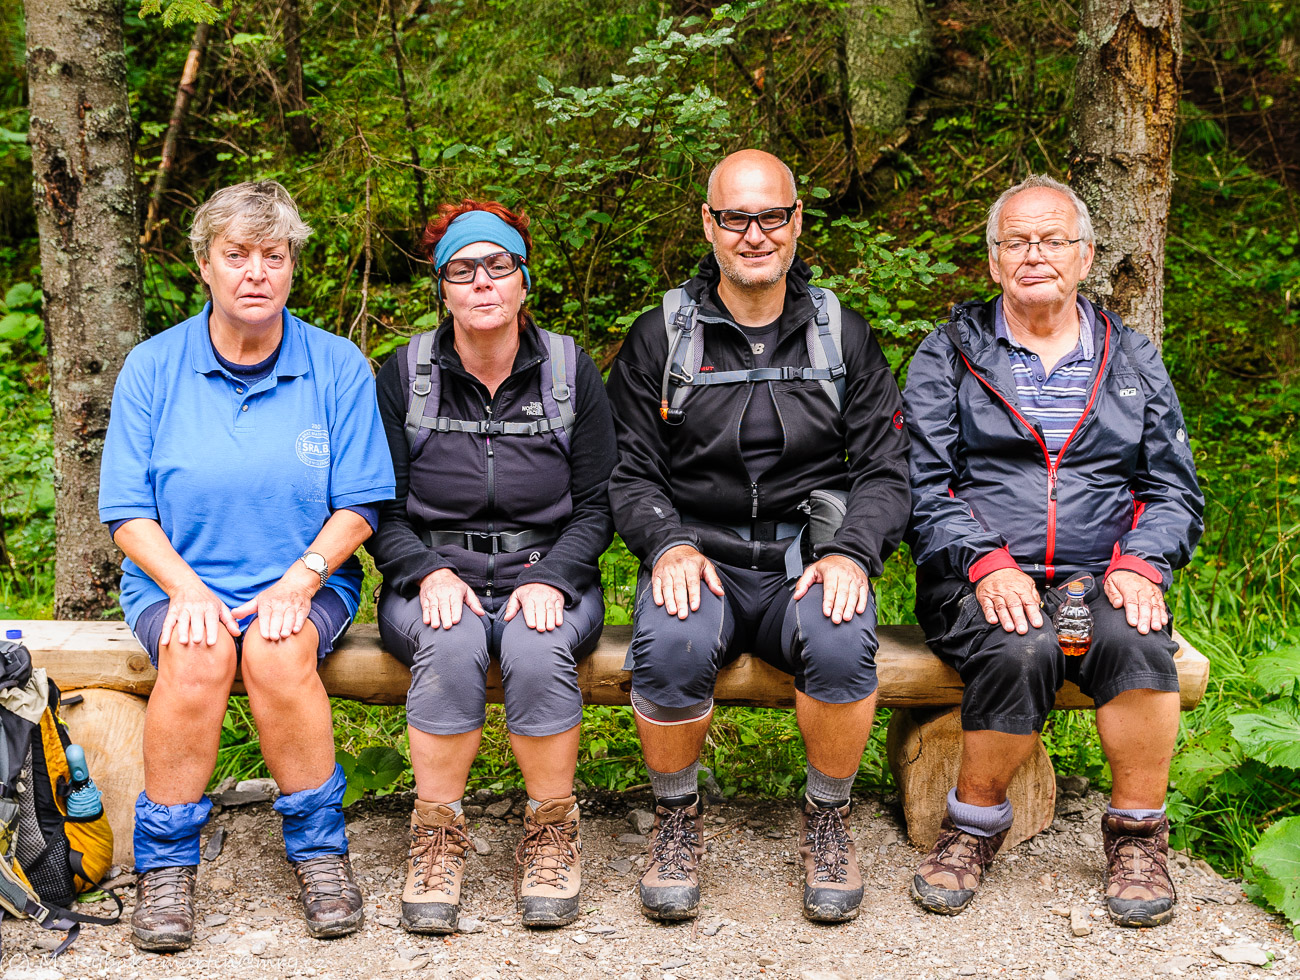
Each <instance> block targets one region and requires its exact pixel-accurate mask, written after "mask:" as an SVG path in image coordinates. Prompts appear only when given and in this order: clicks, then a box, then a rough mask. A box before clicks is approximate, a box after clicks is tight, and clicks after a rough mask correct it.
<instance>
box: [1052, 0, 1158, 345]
mask: <svg viewBox="0 0 1300 980" xmlns="http://www.w3.org/2000/svg"><path fill="white" fill-rule="evenodd" d="M1079 20H1080V27H1079V60H1078V64H1077V66H1076V68H1075V92H1074V113H1073V119H1072V121H1073V131H1074V135H1073V143H1074V152H1073V159H1072V183H1073V184H1074V187H1075V189H1076V190H1077V191H1078V193H1079V196H1080V197H1082V198H1083V199H1084V201H1086V202H1087V204H1088V208H1089V210H1091V212H1092V221H1093V227H1094V230H1095V231H1096V233H1097V257H1096V260H1095V261H1094V263H1093V268H1092V272H1091V274H1090V275H1089V288H1090V291H1091V292H1092V293H1093V294H1094V295H1095V296H1096V298H1097V299H1098V300H1100V301H1101V302H1102V303H1103V304H1104V305H1105V306H1107V307H1109V308H1110V309H1113V310H1115V311H1116V312H1117V313H1119V314H1120V316H1121V317H1123V319H1124V322H1125V323H1127V324H1128V325H1129V326H1131V327H1134V328H1135V329H1137V330H1140V331H1141V332H1142V333H1144V334H1146V335H1147V336H1148V337H1150V338H1151V339H1152V340H1153V341H1154V342H1155V343H1156V344H1157V346H1158V345H1159V344H1160V343H1161V341H1162V340H1163V337H1164V314H1163V305H1164V268H1165V230H1166V222H1167V220H1168V217H1169V196H1170V192H1171V190H1172V185H1173V145H1174V128H1175V125H1176V123H1177V119H1178V102H1179V92H1180V91H1181V88H1182V42H1181V20H1180V4H1179V2H1178V0H1083V4H1082V7H1081V8H1080V13H1079Z"/></svg>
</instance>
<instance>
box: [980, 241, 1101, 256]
mask: <svg viewBox="0 0 1300 980" xmlns="http://www.w3.org/2000/svg"><path fill="white" fill-rule="evenodd" d="M1081 241H1083V239H1082V238H1044V239H1043V240H1042V241H1039V242H1027V241H1025V240H1024V239H1023V238H1008V239H1006V240H1005V241H1001V242H994V243H993V244H994V245H996V246H997V247H998V248H1000V249H1004V250H1005V251H1006V253H1007V254H1008V255H1010V256H1012V257H1013V258H1014V257H1015V256H1017V255H1028V254H1029V250H1030V249H1031V248H1033V247H1034V246H1035V245H1037V246H1038V251H1039V254H1040V255H1060V254H1061V253H1062V252H1064V251H1065V250H1066V249H1067V248H1069V247H1070V246H1071V245H1078V244H1079V243H1080V242H1081Z"/></svg>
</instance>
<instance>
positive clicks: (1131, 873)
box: [1108, 835, 1175, 896]
mask: <svg viewBox="0 0 1300 980" xmlns="http://www.w3.org/2000/svg"><path fill="white" fill-rule="evenodd" d="M1108 843H1109V844H1110V848H1109V849H1110V880H1111V883H1112V884H1118V885H1120V887H1121V891H1122V890H1123V889H1124V888H1128V887H1129V886H1137V887H1139V888H1145V889H1147V890H1148V891H1151V892H1152V893H1153V894H1156V895H1158V894H1159V891H1158V890H1159V889H1161V888H1167V889H1168V890H1169V894H1170V895H1171V896H1172V895H1174V894H1175V892H1174V882H1173V879H1171V878H1170V877H1169V868H1168V865H1167V864H1166V862H1165V859H1164V855H1163V854H1161V853H1160V842H1159V841H1158V840H1157V839H1156V838H1154V837H1130V836H1127V835H1125V836H1120V837H1116V838H1114V839H1113V840H1111V841H1108Z"/></svg>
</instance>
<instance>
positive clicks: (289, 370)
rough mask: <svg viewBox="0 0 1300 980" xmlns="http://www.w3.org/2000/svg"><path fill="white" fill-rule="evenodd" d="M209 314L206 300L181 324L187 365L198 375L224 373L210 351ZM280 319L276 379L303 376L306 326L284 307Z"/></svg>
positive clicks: (306, 364)
mask: <svg viewBox="0 0 1300 980" xmlns="http://www.w3.org/2000/svg"><path fill="white" fill-rule="evenodd" d="M211 313H212V303H211V301H209V302H207V303H204V304H203V309H202V310H200V311H199V312H198V313H197V314H195V315H194V316H192V317H190V318H189V319H188V320H186V321H185V322H184V323H183V324H181V326H182V327H183V328H184V330H185V334H186V340H187V342H188V346H189V349H190V366H191V367H192V368H193V369H194V370H195V371H196V372H198V373H199V374H214V373H216V374H225V373H226V372H225V369H224V368H223V367H222V366H221V364H220V363H219V362H218V361H217V356H216V354H214V353H213V351H212V334H211V333H209V331H208V316H209V315H210V314H211ZM280 318H281V319H280V326H281V329H282V330H283V331H284V339H283V340H282V341H281V342H280V356H279V357H278V358H276V361H275V371H274V375H275V377H277V378H299V377H302V376H303V375H305V374H307V373H308V371H310V369H311V362H310V361H309V359H308V357H307V340H306V337H304V335H303V331H304V329H305V327H306V324H305V323H303V321H301V320H299V319H298V318H297V317H296V316H294V315H293V314H292V313H290V312H289V310H288V309H287V308H286V309H283V310H281V311H280Z"/></svg>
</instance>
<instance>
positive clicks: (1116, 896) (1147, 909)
mask: <svg viewBox="0 0 1300 980" xmlns="http://www.w3.org/2000/svg"><path fill="white" fill-rule="evenodd" d="M1101 837H1102V843H1103V845H1104V846H1105V848H1106V911H1107V912H1109V913H1110V918H1111V921H1112V922H1114V923H1115V924H1116V925H1120V926H1158V925H1163V924H1164V923H1166V922H1168V921H1169V920H1170V919H1172V918H1173V917H1174V902H1175V901H1177V899H1178V895H1177V893H1176V892H1175V891H1174V883H1173V881H1172V879H1170V877H1169V818H1168V817H1166V816H1165V815H1164V814H1163V813H1162V814H1161V815H1160V816H1158V817H1154V818H1152V819H1150V820H1133V819H1131V818H1129V817H1121V816H1119V815H1118V814H1115V813H1104V814H1102V817H1101Z"/></svg>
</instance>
